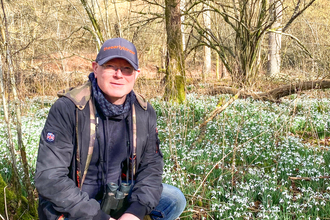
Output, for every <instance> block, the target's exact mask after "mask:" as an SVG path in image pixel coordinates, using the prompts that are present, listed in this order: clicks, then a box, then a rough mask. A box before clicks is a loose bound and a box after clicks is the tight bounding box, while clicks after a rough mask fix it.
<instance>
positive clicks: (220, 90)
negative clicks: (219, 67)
mask: <svg viewBox="0 0 330 220" xmlns="http://www.w3.org/2000/svg"><path fill="white" fill-rule="evenodd" d="M329 88H330V80H329V79H324V80H314V81H305V82H298V83H291V84H288V85H284V86H281V87H279V88H276V89H272V90H270V91H268V92H261V93H253V92H247V91H241V93H240V96H239V98H248V97H251V98H253V99H256V100H261V101H270V102H278V101H279V99H280V98H282V97H285V96H288V95H291V94H296V93H298V92H301V91H305V90H311V89H329ZM238 91H239V89H235V88H231V87H226V86H219V87H216V88H214V89H212V90H211V91H210V92H209V94H210V95H216V94H232V95H235V94H237V93H238Z"/></svg>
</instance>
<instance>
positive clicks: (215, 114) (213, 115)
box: [199, 90, 241, 129]
mask: <svg viewBox="0 0 330 220" xmlns="http://www.w3.org/2000/svg"><path fill="white" fill-rule="evenodd" d="M240 94H241V90H240V91H238V92H237V94H236V95H235V96H234V97H232V98H231V99H230V100H229V101H228V102H226V103H225V104H224V105H223V106H220V107H217V108H216V109H215V110H214V111H213V112H212V113H211V114H210V115H211V116H210V117H209V118H208V119H206V120H205V121H204V122H203V123H202V124H201V125H200V126H199V128H200V129H202V128H203V127H204V126H206V125H207V123H208V122H209V121H211V120H213V118H214V117H215V116H217V114H219V113H221V112H223V110H225V109H226V108H227V107H228V106H229V105H230V104H231V103H233V102H234V101H235V100H236V99H238V98H239V96H240Z"/></svg>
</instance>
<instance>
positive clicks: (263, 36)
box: [0, 0, 330, 219]
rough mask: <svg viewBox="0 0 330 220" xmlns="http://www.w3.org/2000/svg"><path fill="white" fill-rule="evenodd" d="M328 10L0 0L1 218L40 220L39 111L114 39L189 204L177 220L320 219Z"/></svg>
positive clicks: (301, 4)
mask: <svg viewBox="0 0 330 220" xmlns="http://www.w3.org/2000/svg"><path fill="white" fill-rule="evenodd" d="M329 10H330V6H329V1H328V0H309V1H307V0H304V1H302V0H283V1H279V0H269V1H266V0H242V1H236V0H222V1H194V0H190V1H187V0H185V1H184V0H181V1H179V0H164V1H157V0H153V1H148V0H143V1H140V0H136V1H115V0H112V1H107V0H104V1H101V0H90V1H86V0H80V1H78V0H66V1H65V0H54V1H46V0H25V1H3V0H1V26H0V32H1V38H0V42H1V56H0V58H1V63H0V65H1V66H0V67H1V68H0V74H1V77H0V79H1V80H0V85H1V94H2V102H1V115H0V118H1V129H2V130H1V138H2V139H1V146H2V148H1V149H2V150H1V155H2V156H3V157H2V158H3V159H2V162H1V166H0V167H1V176H2V178H3V179H4V181H1V185H2V188H1V191H2V194H0V195H1V196H0V197H1V199H2V198H3V202H1V203H0V204H1V205H0V208H1V210H0V214H1V217H2V218H3V219H18V218H26V219H37V214H36V211H35V207H36V198H37V192H36V190H35V189H34V186H33V173H34V169H35V155H36V151H37V144H38V143H37V142H38V135H40V129H42V125H43V123H44V120H45V118H46V115H47V112H48V111H49V107H50V105H51V104H52V103H53V102H54V97H56V93H57V92H58V91H59V90H61V89H63V88H69V87H74V86H77V85H79V84H82V83H83V82H84V81H86V80H87V76H88V74H89V73H90V72H91V71H92V69H91V61H93V60H94V59H95V57H96V54H97V52H98V49H99V48H100V45H101V44H102V42H104V41H105V40H106V39H109V38H113V37H123V38H126V39H128V40H130V41H132V42H133V43H134V44H135V45H136V47H137V50H138V56H139V61H140V68H141V75H140V77H139V79H138V80H137V82H136V85H135V90H136V91H137V92H139V93H141V94H144V95H145V96H146V97H147V98H148V99H149V100H151V102H152V104H153V105H154V106H155V109H156V112H157V115H158V118H159V122H158V124H159V127H160V129H159V130H160V137H161V139H162V142H163V144H162V148H163V151H164V159H165V161H167V162H168V163H166V164H167V166H166V167H165V174H164V181H165V182H168V183H170V184H173V185H178V187H180V188H181V189H182V190H183V192H184V194H185V196H186V198H187V201H188V206H187V208H186V210H185V212H184V213H183V215H182V216H181V218H189V219H204V218H208V219H223V218H248V219H249V218H265V217H268V218H280V219H281V218H288V219H294V218H307V217H311V216H312V218H324V219H325V218H327V217H329V216H330V213H329V210H330V209H329V206H330V205H329V199H330V196H329V192H330V188H328V184H329V180H328V178H329V174H328V170H329V160H328V159H329V158H330V155H329V154H328V137H329V135H328V134H329V131H328V126H329V125H330V124H329V119H328V116H327V115H328V110H329V109H330V106H329V100H328V98H329V97H328V96H329V95H328V93H329V92H328V90H327V88H329V87H330V81H329V79H328V78H329V73H330V71H329V70H330V37H329V27H330V26H329V25H330V18H329ZM226 94H227V95H226ZM228 94H229V95H228ZM233 95H234V96H233ZM228 106H229V107H228ZM31 115H33V116H31ZM31 117H32V118H31ZM33 120H35V122H36V123H37V124H33V123H32V122H31V121H33ZM258 126H261V127H258ZM329 127H330V126H329ZM244 131H245V132H244ZM38 132H39V133H38ZM249 132H250V133H249ZM288 150H290V151H288ZM188 152H189V153H188ZM271 153H274V154H271ZM290 155H291V156H292V157H291V158H290ZM311 155H312V156H313V157H311ZM191 158H194V159H195V160H192V159H191ZM196 158H198V159H196ZM303 161H304V162H303ZM272 173H273V174H276V175H271V174H272ZM277 174H278V175H277ZM266 183H267V184H268V185H267V184H266ZM183 186H185V187H183ZM2 189H3V190H2ZM25 198H27V199H25ZM315 204H316V205H315ZM325 210H328V211H325ZM23 216H24V217H23Z"/></svg>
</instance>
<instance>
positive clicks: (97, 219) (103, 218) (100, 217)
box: [93, 209, 110, 220]
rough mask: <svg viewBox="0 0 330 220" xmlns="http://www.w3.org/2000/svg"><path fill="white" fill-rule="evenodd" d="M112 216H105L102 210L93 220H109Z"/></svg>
mask: <svg viewBox="0 0 330 220" xmlns="http://www.w3.org/2000/svg"><path fill="white" fill-rule="evenodd" d="M109 219H110V215H107V214H105V213H104V212H103V211H102V210H101V209H100V210H99V211H98V212H97V214H96V215H95V216H94V217H93V220H109Z"/></svg>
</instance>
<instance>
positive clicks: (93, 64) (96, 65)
mask: <svg viewBox="0 0 330 220" xmlns="http://www.w3.org/2000/svg"><path fill="white" fill-rule="evenodd" d="M99 67H100V66H99V65H98V64H97V62H95V61H93V62H92V68H93V72H94V76H95V78H97V71H96V70H97V68H99Z"/></svg>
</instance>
